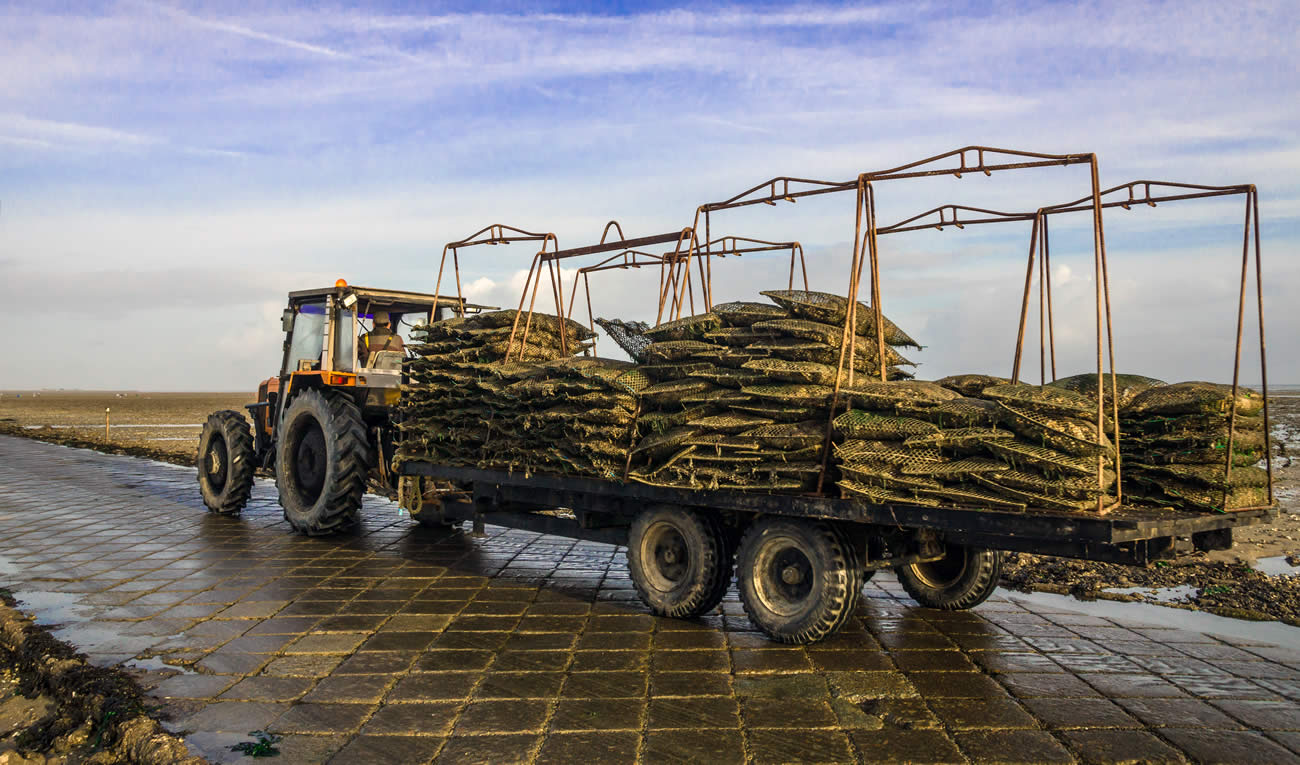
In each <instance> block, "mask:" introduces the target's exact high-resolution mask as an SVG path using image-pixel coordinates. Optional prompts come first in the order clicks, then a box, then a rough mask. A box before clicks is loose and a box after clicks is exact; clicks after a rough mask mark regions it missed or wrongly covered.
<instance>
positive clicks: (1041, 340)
mask: <svg viewBox="0 0 1300 765" xmlns="http://www.w3.org/2000/svg"><path fill="white" fill-rule="evenodd" d="M1043 222H1044V223H1046V222H1047V216H1046V215H1044V216H1043ZM1038 239H1039V242H1038V247H1039V249H1040V251H1041V249H1042V247H1043V243H1044V241H1045V240H1044V239H1043V230H1042V228H1041V227H1040V228H1039V229H1038ZM1043 263H1044V258H1043V256H1042V254H1041V252H1040V254H1039V256H1038V384H1039V385H1046V384H1047V328H1046V326H1045V324H1046V319H1047V316H1046V311H1045V310H1044V308H1045V305H1044V298H1043V282H1044V280H1043Z"/></svg>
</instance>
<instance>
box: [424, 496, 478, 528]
mask: <svg viewBox="0 0 1300 765" xmlns="http://www.w3.org/2000/svg"><path fill="white" fill-rule="evenodd" d="M446 504H448V503H446V502H438V503H437V504H434V503H432V502H426V503H422V504H421V505H420V507H418V508H417V509H414V510H411V511H410V513H411V520H413V521H415V522H416V523H418V524H420V525H421V526H423V527H425V528H426V529H443V530H446V529H458V528H460V525H461V524H462V523H464V521H458V520H455V519H451V518H446V517H445V516H444V515H443V514H442V513H440V512H439V510H441V509H443V505H446ZM456 504H459V505H467V506H469V507H470V508H473V507H474V503H473V502H468V501H466V500H459V501H458V502H456Z"/></svg>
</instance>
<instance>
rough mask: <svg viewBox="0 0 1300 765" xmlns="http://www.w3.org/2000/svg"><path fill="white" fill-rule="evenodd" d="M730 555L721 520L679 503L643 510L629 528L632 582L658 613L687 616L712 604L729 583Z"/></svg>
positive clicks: (629, 560)
mask: <svg viewBox="0 0 1300 765" xmlns="http://www.w3.org/2000/svg"><path fill="white" fill-rule="evenodd" d="M731 557H732V554H731V545H729V544H727V541H726V534H724V532H723V529H722V526H721V524H719V523H718V522H717V520H716V519H714V518H712V517H709V516H706V515H704V514H702V513H699V512H696V511H693V510H687V509H685V508H681V507H658V508H652V509H649V510H645V511H643V512H641V513H640V514H638V515H637V516H636V518H635V519H634V520H633V521H632V528H631V530H630V531H629V533H628V543H627V567H628V572H629V573H630V574H631V576H632V585H633V586H634V587H636V591H637V594H638V595H639V596H640V597H641V601H642V602H643V603H645V604H646V605H647V606H649V607H650V610H651V611H652V612H654V613H655V614H658V615H659V616H671V617H675V618H680V619H689V618H691V617H695V616H699V615H701V614H705V613H708V612H709V611H712V610H713V609H714V608H716V607H717V605H718V604H719V603H721V602H722V597H723V596H724V595H726V594H727V587H728V586H730V584H731Z"/></svg>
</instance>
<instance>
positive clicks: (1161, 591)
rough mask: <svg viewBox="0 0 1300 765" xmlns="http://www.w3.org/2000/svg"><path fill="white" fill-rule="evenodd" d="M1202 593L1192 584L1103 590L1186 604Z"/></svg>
mask: <svg viewBox="0 0 1300 765" xmlns="http://www.w3.org/2000/svg"><path fill="white" fill-rule="evenodd" d="M1200 591H1201V590H1200V588H1199V587H1193V586H1192V585H1190V584H1180V585H1178V586H1177V587H1107V588H1106V589H1105V590H1103V592H1112V593H1115V594H1116V595H1141V596H1143V597H1144V598H1146V599H1148V600H1154V601H1157V602H1159V603H1186V602H1187V601H1188V600H1190V599H1191V598H1194V597H1196V595H1197V593H1199V592H1200Z"/></svg>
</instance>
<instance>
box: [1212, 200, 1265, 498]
mask: <svg viewBox="0 0 1300 765" xmlns="http://www.w3.org/2000/svg"><path fill="white" fill-rule="evenodd" d="M1250 199H1251V195H1250V194H1247V195H1246V222H1245V223H1244V224H1243V225H1242V231H1241V284H1240V287H1239V289H1238V296H1237V346H1236V351H1235V352H1234V353H1233V357H1232V403H1231V410H1230V411H1229V412H1228V457H1227V459H1226V460H1225V461H1224V467H1223V507H1224V508H1225V509H1226V508H1227V507H1228V497H1229V496H1230V495H1231V493H1232V489H1231V487H1230V486H1229V483H1230V480H1229V479H1231V478H1232V450H1233V436H1234V435H1235V434H1236V430H1237V383H1238V380H1239V379H1240V374H1241V331H1242V324H1243V323H1244V322H1245V318H1246V274H1247V268H1248V266H1249V263H1250V219H1251V213H1252V210H1251V205H1250ZM1270 483H1271V482H1270Z"/></svg>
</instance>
